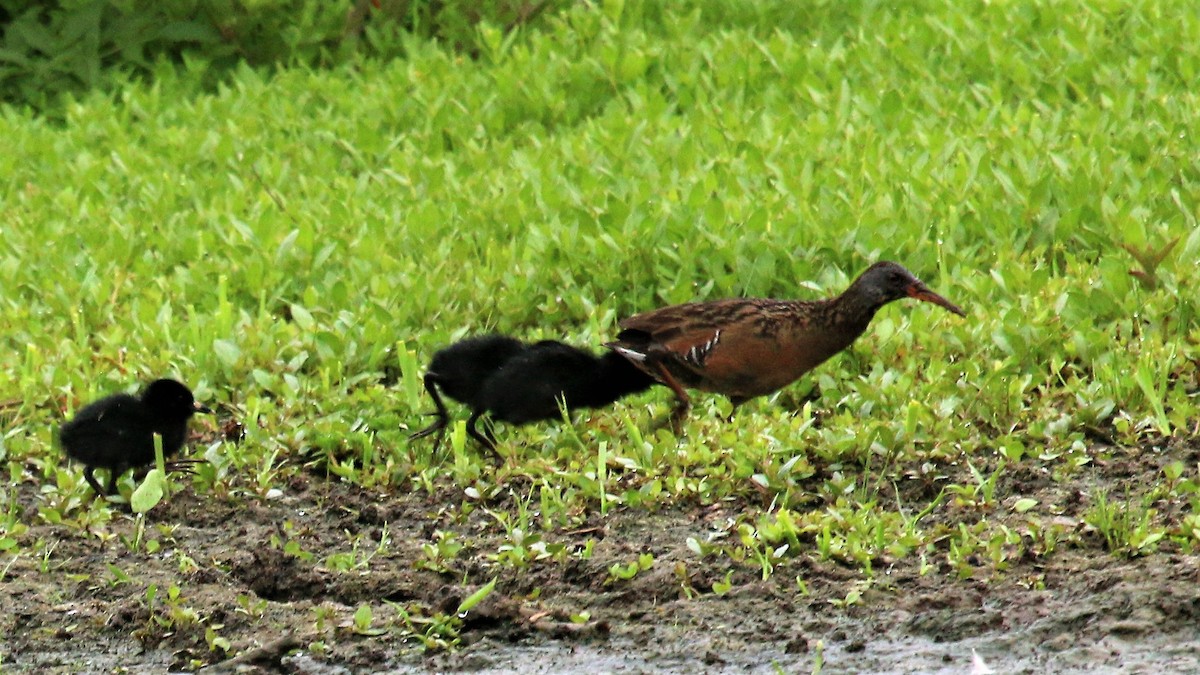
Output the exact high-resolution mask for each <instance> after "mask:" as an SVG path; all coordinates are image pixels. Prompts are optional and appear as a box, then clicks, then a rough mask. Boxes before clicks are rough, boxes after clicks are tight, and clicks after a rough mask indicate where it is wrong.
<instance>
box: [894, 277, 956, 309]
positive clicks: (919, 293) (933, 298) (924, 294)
mask: <svg viewBox="0 0 1200 675" xmlns="http://www.w3.org/2000/svg"><path fill="white" fill-rule="evenodd" d="M905 290H906V291H907V292H908V297H910V298H916V299H917V300H923V301H925V302H932V303H933V304H935V305H938V306H939V307H944V308H946V309H947V310H949V311H951V312H954V313H955V314H957V315H959V316H966V315H967V313H966V312H964V311H962V309H961V308H960V307H959V306H958V305H956V304H954V303H953V302H950V301H949V300H947V299H945V298H943V297H942V296H940V295H938V294H937V293H934V292H933V291H931V290H929V287H928V286H926V285H925V284H923V283H921V282H919V281H918V282H917V283H915V284H910V285H909V287H908V288H907V289H905Z"/></svg>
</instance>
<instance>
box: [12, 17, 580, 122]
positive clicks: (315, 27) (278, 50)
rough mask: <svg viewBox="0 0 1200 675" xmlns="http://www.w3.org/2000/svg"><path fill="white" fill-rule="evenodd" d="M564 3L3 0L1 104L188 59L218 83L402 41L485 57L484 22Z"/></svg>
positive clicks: (512, 23) (379, 52)
mask: <svg viewBox="0 0 1200 675" xmlns="http://www.w3.org/2000/svg"><path fill="white" fill-rule="evenodd" d="M566 4H567V3H566V2H564V1H563V0H543V1H540V2H529V1H525V0H486V1H483V2H480V1H479V0H173V1H172V2H158V1H157V0H53V1H50V2H47V1H46V0H0V101H6V102H9V103H14V102H15V103H20V104H28V105H31V106H33V107H35V108H36V109H39V110H42V111H44V112H47V113H56V112H57V105H56V104H57V103H58V101H59V100H60V97H61V95H62V94H67V93H70V94H78V93H79V92H81V91H84V90H87V89H89V88H101V89H107V88H108V85H110V84H111V83H112V81H113V74H118V75H119V74H122V73H124V74H127V75H137V76H146V75H150V74H151V73H152V72H153V68H154V63H155V62H156V61H160V60H163V61H169V62H176V63H178V62H181V61H184V60H187V61H189V62H191V63H192V64H193V66H194V67H195V66H196V65H197V63H203V66H204V69H205V70H206V71H207V73H206V77H205V78H204V79H201V80H200V81H201V82H202V83H206V84H209V85H211V84H213V83H215V82H216V81H219V80H220V79H222V78H223V76H224V75H225V74H226V73H227V72H228V71H229V69H231V68H233V67H235V66H236V65H238V64H240V63H249V64H251V65H255V66H266V65H270V64H290V65H298V64H306V65H326V66H327V65H332V64H335V63H344V62H345V61H346V60H347V59H350V58H352V57H354V56H355V55H360V54H369V55H374V56H383V57H387V56H395V55H400V54H403V53H404V40H403V38H405V37H407V38H421V39H436V40H440V41H442V42H443V43H445V44H448V45H451V46H452V47H454V48H456V49H460V50H462V51H463V52H464V53H467V54H476V53H478V49H479V45H478V35H479V30H478V29H479V28H480V27H487V26H495V27H500V28H502V29H503V30H504V31H506V32H507V31H512V30H514V29H516V28H519V27H521V26H524V25H528V24H532V23H535V22H536V20H537V19H538V17H539V16H540V15H541V14H543V13H546V12H551V13H553V12H554V11H557V10H558V9H559V8H560V7H563V6H565V5H566Z"/></svg>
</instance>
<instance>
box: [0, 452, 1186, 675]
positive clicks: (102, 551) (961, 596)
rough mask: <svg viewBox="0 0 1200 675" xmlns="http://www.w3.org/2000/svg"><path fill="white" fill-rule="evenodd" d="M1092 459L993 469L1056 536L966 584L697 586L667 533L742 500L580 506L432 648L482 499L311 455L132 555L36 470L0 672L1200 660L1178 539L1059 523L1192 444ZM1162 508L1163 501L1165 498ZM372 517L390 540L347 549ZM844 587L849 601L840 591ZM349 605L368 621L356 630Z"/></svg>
mask: <svg viewBox="0 0 1200 675" xmlns="http://www.w3.org/2000/svg"><path fill="white" fill-rule="evenodd" d="M1103 455H1104V457H1105V458H1106V459H1104V460H1102V461H1101V460H1098V461H1096V462H1094V463H1092V464H1091V465H1089V466H1088V467H1086V468H1085V469H1083V470H1080V471H1078V472H1075V473H1074V474H1073V476H1072V477H1071V478H1069V479H1067V480H1065V481H1060V480H1051V479H1050V477H1049V472H1048V471H1047V470H1046V468H1045V467H1042V466H1041V465H1039V464H1038V462H1037V461H1036V460H1028V461H1026V462H1023V463H1022V464H1021V465H1019V466H1016V467H1010V468H1009V469H1008V470H1007V471H1006V472H1005V473H1004V474H1003V476H1002V478H1001V481H1000V484H999V485H998V486H997V500H998V503H997V504H996V505H995V506H994V508H993V512H994V514H995V516H994V517H995V518H996V519H1003V518H1019V517H1018V516H1014V515H1012V509H1011V503H1012V502H1013V501H1015V500H1016V499H1018V498H1019V497H1032V498H1035V499H1038V500H1039V502H1040V503H1042V504H1058V505H1061V506H1062V511H1063V512H1062V514H1061V515H1059V516H1058V517H1057V518H1058V522H1060V523H1062V524H1064V526H1065V527H1067V529H1068V530H1070V531H1072V536H1071V537H1069V538H1068V539H1069V541H1066V542H1064V543H1062V544H1060V546H1059V547H1058V548H1057V549H1056V550H1055V551H1054V552H1053V553H1052V554H1050V555H1047V556H1037V555H1025V556H1023V557H1022V558H1021V559H1019V560H1015V561H1012V564H1011V566H1010V567H1008V568H1007V569H1005V570H1003V571H1001V570H997V569H995V568H993V567H989V565H988V563H986V562H985V561H979V567H978V569H977V570H976V573H975V574H974V575H973V578H970V579H960V578H959V577H958V575H956V574H954V573H953V570H951V569H950V567H949V565H948V564H946V563H944V562H942V561H940V560H937V559H932V560H929V561H928V562H929V563H930V564H931V567H927V568H926V569H925V573H924V574H922V573H921V568H920V566H919V565H920V563H919V560H918V559H917V556H909V557H907V558H904V559H902V560H899V561H891V562H890V563H888V564H886V565H881V566H878V567H877V574H876V577H875V579H874V581H873V583H870V584H864V583H863V576H862V574H861V573H860V572H859V571H858V570H857V569H856V568H853V567H849V566H845V565H842V564H839V563H837V562H832V561H826V562H821V561H818V560H816V559H815V556H805V555H801V556H797V557H795V558H794V559H792V560H791V561H790V562H789V563H787V564H786V565H783V566H780V567H779V568H778V569H777V570H776V573H775V574H774V575H773V576H772V577H771V578H770V579H769V580H768V581H765V582H764V581H762V580H761V577H760V574H759V573H758V571H757V568H752V567H750V566H746V567H744V568H739V569H738V571H737V573H735V575H734V576H733V578H732V581H733V582H734V583H733V586H732V589H731V590H730V591H729V592H728V593H726V594H724V595H717V594H715V593H713V592H712V591H713V584H714V583H715V582H720V581H721V580H722V578H723V575H724V571H725V569H727V564H726V563H709V562H706V561H701V560H699V559H698V558H697V556H696V555H695V554H694V553H692V552H691V551H690V550H689V549H688V547H687V545H686V543H685V542H686V540H687V538H688V537H690V536H695V537H698V538H701V539H703V538H704V537H705V536H706V535H707V534H708V533H709V532H712V531H713V530H714V528H719V527H720V526H721V523H724V522H728V519H729V518H730V516H731V515H733V514H735V513H736V512H737V511H738V509H739V508H742V506H744V505H739V504H737V503H735V502H728V503H721V504H718V505H679V506H675V507H672V508H670V509H665V510H661V511H658V512H652V513H648V512H644V511H635V510H624V509H617V510H615V511H613V512H610V513H609V514H607V515H606V516H603V517H601V516H600V515H599V514H598V513H593V514H587V515H585V517H584V519H583V524H582V526H580V527H576V528H573V529H571V530H567V531H551V532H545V533H542V536H543V539H544V540H546V541H547V542H553V543H562V544H566V545H567V548H568V550H569V551H572V552H577V551H579V550H582V548H583V547H584V546H585V545H586V543H587V542H588V540H589V539H590V540H592V541H593V549H592V556H591V557H590V558H589V559H581V558H580V557H579V556H575V555H568V556H566V558H565V559H563V560H560V561H557V562H555V561H544V562H534V563H532V564H531V565H530V566H529V567H527V568H526V569H523V570H517V569H511V568H509V569H505V570H504V571H502V572H501V573H500V576H499V581H498V583H497V585H496V588H495V590H494V592H493V593H492V594H491V595H490V596H489V597H487V598H486V599H485V600H484V601H483V602H482V603H480V604H479V605H478V606H477V607H475V608H474V609H473V610H472V611H470V612H468V613H467V614H466V615H465V617H464V618H463V619H462V623H461V626H460V627H459V633H460V635H461V639H462V643H461V645H459V646H458V647H457V648H456V649H451V650H438V649H435V650H426V649H423V648H422V646H421V644H420V643H419V642H418V641H416V640H414V639H413V638H412V637H411V635H410V634H409V632H408V631H406V630H404V627H405V626H408V627H410V628H411V627H413V626H415V627H417V628H418V629H423V630H428V629H429V625H430V624H428V623H422V621H423V618H422V617H424V618H426V619H427V618H428V617H434V616H436V615H437V613H438V612H442V613H444V614H448V615H453V614H454V613H455V610H456V609H457V608H458V607H459V605H460V603H461V602H462V601H463V599H464V596H465V595H466V594H467V593H469V591H470V589H474V588H478V587H480V585H481V584H483V583H486V581H487V580H488V579H490V578H491V575H492V574H494V572H493V571H492V570H493V569H495V568H494V567H489V566H488V565H487V564H486V563H487V556H488V555H489V554H495V552H496V551H497V550H498V549H499V547H500V546H501V545H502V544H504V543H505V540H503V539H502V538H501V537H500V536H499V534H498V532H497V531H498V529H499V528H497V527H495V523H494V521H493V520H492V518H491V517H490V516H487V515H486V514H485V513H484V512H483V510H482V509H476V510H474V511H473V512H472V513H470V514H469V515H466V516H462V515H461V512H460V510H459V508H458V506H459V505H460V504H462V503H463V501H464V500H467V499H468V498H467V497H465V496H464V494H463V493H462V491H461V490H456V489H452V488H449V487H447V488H445V489H444V490H443V492H442V494H438V495H436V496H429V495H426V494H423V493H422V494H411V493H410V494H397V493H394V492H385V491H372V490H366V489H362V488H360V487H357V486H353V485H348V484H345V483H342V482H338V481H336V479H328V478H326V477H325V476H324V475H321V474H319V473H318V472H315V471H299V472H297V473H295V474H294V475H293V477H292V478H290V479H288V480H287V481H284V482H283V483H282V484H281V494H273V495H272V496H271V497H272V498H256V497H250V496H246V494H239V493H238V491H231V492H230V493H229V495H228V496H224V497H218V496H213V495H211V494H210V495H203V496H198V495H196V494H195V493H194V492H193V491H192V489H191V487H190V486H188V487H185V489H184V490H183V491H182V492H181V493H179V494H176V495H174V496H172V498H171V499H170V500H169V501H168V502H166V503H163V504H160V505H159V506H157V507H156V508H155V509H154V510H153V511H152V512H151V513H150V514H149V515H148V517H147V532H148V533H149V536H148V537H147V539H156V540H158V542H159V548H158V550H157V551H154V552H152V553H151V552H148V551H146V550H145V549H144V547H143V548H142V549H141V550H138V549H137V547H135V546H133V545H131V543H130V540H131V539H132V538H133V537H134V536H135V533H136V529H137V528H136V523H135V520H134V519H133V517H132V516H129V515H116V516H115V517H114V519H113V520H112V521H111V522H110V523H109V524H107V525H106V526H104V527H102V528H100V529H98V530H96V531H92V532H81V531H80V530H79V529H78V528H72V527H67V526H64V525H52V524H47V523H46V522H45V520H44V519H42V518H40V517H39V516H38V515H37V512H38V503H39V500H38V496H37V495H38V492H39V490H40V487H39V486H38V485H34V484H32V483H21V484H19V485H17V486H14V488H13V490H14V492H13V494H15V495H16V496H17V498H18V502H19V506H18V508H20V509H23V510H24V512H23V514H22V520H23V521H24V522H26V523H27V524H29V526H30V529H29V531H28V532H27V533H25V534H24V535H22V536H21V541H22V547H21V550H22V551H23V552H22V553H21V554H19V555H17V556H16V557H15V558H14V557H13V556H12V555H11V554H5V556H4V559H3V563H2V564H3V565H6V566H7V567H5V568H4V575H3V580H2V581H0V589H2V590H3V592H0V656H2V661H0V670H2V671H3V672H39V673H41V672H62V673H68V672H69V673H84V672H95V673H108V672H163V671H167V670H168V669H169V670H172V671H180V670H183V671H193V670H197V669H203V670H204V672H286V673H350V672H428V671H437V672H463V673H506V672H520V673H571V672H577V673H584V672H586V673H602V672H621V673H638V672H688V673H721V672H729V673H741V672H766V673H773V672H784V673H795V672H813V671H814V669H815V668H816V667H817V666H818V665H820V666H821V667H822V668H823V670H822V672H825V673H866V672H946V673H968V672H987V669H986V668H984V667H983V666H981V665H980V664H978V663H975V662H973V655H975V654H977V655H978V657H979V658H980V659H981V660H982V663H983V664H985V665H986V667H987V668H991V669H994V670H995V671H996V672H1002V673H1022V672H1028V673H1045V672H1089V673H1094V672H1122V673H1125V672H1181V673H1184V672H1200V583H1198V582H1200V567H1198V563H1200V561H1198V559H1197V557H1196V556H1191V555H1185V554H1183V553H1180V552H1178V551H1177V550H1175V549H1173V548H1172V545H1169V544H1168V545H1164V546H1163V547H1162V548H1161V550H1160V551H1159V552H1157V553H1154V554H1152V555H1146V556H1140V557H1129V556H1120V555H1114V554H1112V553H1109V552H1108V551H1106V550H1105V547H1104V546H1103V542H1102V541H1100V538H1099V537H1098V536H1097V535H1096V534H1095V533H1092V532H1089V531H1088V530H1089V528H1087V527H1086V525H1085V524H1084V523H1082V522H1081V521H1080V520H1079V519H1080V514H1081V513H1083V510H1084V508H1086V502H1087V496H1088V495H1092V494H1095V490H1096V488H1098V487H1105V486H1107V487H1109V488H1111V490H1112V491H1113V494H1118V493H1122V491H1123V490H1126V489H1132V490H1137V489H1141V488H1139V485H1140V483H1141V482H1143V481H1141V477H1156V476H1160V475H1161V467H1162V466H1163V465H1165V464H1166V463H1167V462H1170V461H1173V460H1182V461H1184V462H1185V465H1186V466H1189V467H1192V468H1194V467H1196V466H1197V460H1198V458H1200V449H1197V448H1195V447H1193V446H1191V445H1189V444H1184V443H1166V444H1164V445H1163V446H1162V447H1146V448H1138V449H1108V450H1106V451H1105V452H1104V453H1103ZM959 470H960V469H957V468H955V469H953V470H952V471H951V473H953V472H954V471H959ZM950 478H954V476H953V475H951V476H950ZM1147 480H1149V478H1147ZM900 485H901V489H903V481H901V482H900ZM514 491H517V492H519V490H514ZM500 499H504V497H501V498H500ZM493 506H496V507H499V508H509V507H511V504H502V503H499V504H495V505H493ZM1158 506H1159V507H1160V508H1161V509H1162V510H1163V511H1164V512H1167V513H1169V512H1170V511H1171V509H1173V508H1177V507H1178V506H1179V505H1170V504H1163V505H1158ZM114 510H116V507H114ZM932 517H934V518H937V517H942V518H952V517H954V512H953V510H952V509H939V510H938V511H937V512H935V515H934V516H932ZM285 523H286V525H285ZM926 524H927V523H925V522H923V525H926ZM1013 524H1014V526H1016V524H1017V521H1016V520H1014V522H1013ZM385 526H386V528H387V533H388V535H389V537H390V545H389V546H388V547H387V548H386V549H383V550H381V551H379V552H378V553H375V555H374V557H371V558H370V559H369V561H365V562H362V561H363V560H364V558H365V556H366V554H369V553H371V552H372V551H374V548H375V544H377V543H378V542H379V540H380V538H381V535H382V533H383V529H384V527H385ZM439 530H441V531H452V532H455V533H456V534H457V537H458V540H459V541H460V542H462V543H464V544H466V548H464V549H463V550H462V552H461V553H460V554H458V555H457V556H456V557H455V558H454V560H453V561H451V562H448V563H447V565H446V568H445V569H443V570H441V571H434V570H430V569H425V568H422V567H421V566H419V565H418V564H417V563H419V562H420V561H424V560H428V559H429V558H428V556H427V555H426V554H425V553H424V552H423V551H422V544H428V543H430V542H432V541H434V537H435V534H434V533H435V532H436V531H439ZM356 535H362V538H361V542H360V552H359V557H358V558H354V560H357V561H360V562H362V564H360V565H359V567H358V568H352V569H348V570H345V571H337V570H336V569H335V568H336V567H337V565H335V564H333V559H332V558H331V557H330V556H331V555H333V554H337V553H345V552H347V551H350V550H351V548H352V547H351V544H350V541H351V539H352V538H353V537H354V536H356ZM38 540H41V541H42V544H41V545H40V546H38V545H35V544H34V542H37V541H38ZM288 542H295V545H294V546H293V547H290V548H289V546H288ZM296 547H298V548H296ZM39 550H40V551H42V552H45V551H49V553H48V554H47V555H41V554H36V553H35V552H36V551H39ZM646 552H649V553H652V554H653V556H654V565H653V567H651V568H650V569H648V570H645V571H643V572H641V573H639V574H637V575H636V576H635V577H634V578H632V579H631V580H628V581H619V582H616V583H613V582H612V581H611V580H610V575H609V573H608V569H609V567H610V566H611V565H612V564H613V563H615V562H620V563H627V562H629V561H631V560H635V559H637V557H638V555H639V554H642V553H646ZM679 563H682V564H683V565H682V566H680V565H679ZM344 566H345V565H343V567H344ZM681 573H682V575H683V576H681ZM797 576H800V577H802V578H803V579H804V580H805V582H806V583H807V585H808V590H809V594H808V595H803V594H801V593H800V592H798V590H797V585H796V582H795V579H796V577H797ZM683 577H686V583H685V582H684V580H683ZM463 579H466V580H467V583H466V585H465V586H464V585H463V584H462V581H463ZM151 584H155V585H157V586H158V588H159V591H158V596H157V597H156V599H155V600H154V602H149V601H148V600H147V593H146V589H147V587H148V586H149V585H151ZM172 584H175V585H177V586H178V588H179V592H178V595H177V596H176V597H174V598H171V597H169V592H168V590H167V589H168V588H169V587H170V586H171V585H172ZM464 589H466V590H464ZM855 589H858V590H861V591H862V595H861V599H860V600H859V601H858V602H857V603H856V604H851V605H850V606H844V604H842V603H838V602H837V601H839V600H842V599H844V598H845V597H846V596H847V593H849V592H850V591H852V590H855ZM689 596H691V597H689ZM363 606H368V607H370V608H371V610H372V611H371V617H370V620H369V621H365V622H361V621H360V623H359V624H358V625H357V626H356V624H355V622H354V621H353V616H354V613H355V611H356V610H358V609H359V608H360V607H363ZM402 611H408V612H410V617H415V618H412V621H411V623H408V624H406V623H405V622H404V620H403V618H402V617H403V614H402ZM584 612H586V613H587V616H586V620H583V619H585V617H584V616H582V613H584ZM572 616H574V617H575V619H576V620H574V621H573V620H572ZM360 618H361V615H360ZM222 640H227V641H228V642H227V643H225V642H222ZM210 645H211V646H210ZM225 647H227V649H226V648H225Z"/></svg>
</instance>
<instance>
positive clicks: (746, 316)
mask: <svg viewBox="0 0 1200 675" xmlns="http://www.w3.org/2000/svg"><path fill="white" fill-rule="evenodd" d="M904 297H910V298H916V299H918V300H924V301H925V302H932V303H933V304H935V305H940V306H942V307H944V308H946V309H947V310H949V311H951V312H954V313H955V314H958V315H959V316H966V314H964V313H963V311H962V310H961V309H959V308H958V306H957V305H955V304H953V303H951V302H950V301H949V300H947V299H945V298H943V297H942V296H940V295H938V294H937V293H934V292H933V291H931V290H929V288H928V287H927V286H926V285H925V284H923V283H921V281H920V280H919V279H917V278H916V277H915V276H913V275H912V273H911V272H909V271H908V270H906V269H904V267H902V266H900V265H899V264H897V263H894V262H878V263H875V264H874V265H872V266H871V267H869V268H867V271H865V272H863V273H862V275H860V276H859V277H858V278H857V279H855V280H854V283H852V284H850V287H849V288H847V289H846V290H845V292H843V293H842V294H841V295H839V296H837V297H834V298H828V299H826V300H815V301H804V300H769V299H763V298H737V299H729V300H716V301H713V302H691V303H687V304H683V305H674V306H671V307H663V308H661V309H655V310H651V311H649V312H644V313H642V314H637V315H635V316H631V317H629V318H627V319H625V320H623V321H621V322H620V324H619V325H620V327H621V329H622V330H621V332H620V333H618V334H617V339H616V340H615V341H613V342H609V343H607V344H606V346H607V347H610V348H611V349H613V350H615V351H617V352H618V353H620V354H622V355H624V356H625V358H627V359H629V360H630V362H632V363H633V364H634V365H635V366H637V367H638V368H640V369H642V370H643V371H644V372H645V373H646V374H648V375H650V376H651V377H653V378H654V379H655V380H657V381H659V382H661V383H662V384H664V385H666V386H668V387H670V388H671V390H672V391H674V392H675V397H676V406H675V410H674V411H673V412H672V414H671V422H672V425H673V426H676V427H678V425H679V423H680V422H681V421H682V420H683V418H684V416H685V415H687V412H688V410H689V409H690V408H691V400H690V399H689V398H688V394H687V392H686V391H685V389H688V388H690V389H700V390H703V391H711V392H715V393H718V394H724V395H725V396H728V397H729V400H730V401H732V402H733V405H734V407H735V408H736V407H737V406H739V405H741V404H742V403H744V402H746V401H747V400H749V399H752V398H754V397H756V396H765V395H767V394H771V393H774V392H776V391H778V390H779V389H782V388H783V387H785V386H787V385H789V384H791V383H792V382H795V381H796V380H797V379H799V378H800V376H801V375H804V374H805V373H807V372H808V371H810V370H812V369H813V368H815V367H817V366H818V365H820V364H821V363H822V362H824V361H825V360H826V359H828V358H829V357H831V356H833V355H834V354H837V353H838V352H840V351H842V350H843V349H845V348H846V347H849V346H850V344H851V343H852V342H854V340H856V339H857V338H858V336H860V335H862V334H863V331H865V330H866V329H867V325H868V324H870V323H871V319H872V318H873V317H874V316H875V312H876V311H878V310H879V308H880V307H883V306H884V305H886V304H888V303H889V302H892V301H893V300H899V299H900V298H904Z"/></svg>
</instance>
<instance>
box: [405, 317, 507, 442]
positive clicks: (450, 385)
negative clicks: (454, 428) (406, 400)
mask: <svg viewBox="0 0 1200 675" xmlns="http://www.w3.org/2000/svg"><path fill="white" fill-rule="evenodd" d="M528 348H529V345H527V344H525V343H524V342H521V341H520V340H518V339H516V338H511V337H507V336H505V335H481V336H479V337H473V338H467V339H465V340H460V341H459V342H455V343H454V344H452V345H450V346H448V347H444V348H442V349H440V350H438V351H437V353H435V354H434V355H433V359H432V360H431V361H430V362H429V370H428V371H427V372H426V373H425V389H426V390H428V391H429V395H430V396H432V397H433V404H434V405H435V406H437V411H436V412H432V413H429V414H430V415H433V416H435V417H437V419H436V420H434V422H433V424H431V425H429V426H428V427H425V428H424V429H422V430H420V431H418V432H416V433H414V434H412V435H411V436H409V439H410V440H414V439H417V438H424V437H425V436H429V435H431V434H437V440H435V441H434V444H433V449H434V452H437V449H438V447H439V446H440V445H441V444H442V436H443V435H444V434H445V433H446V425H447V424H448V423H449V421H450V415H449V413H447V412H446V406H445V404H443V403H442V397H441V396H439V395H438V389H439V388H440V389H441V391H442V392H443V393H444V394H446V395H447V396H449V397H450V398H452V399H454V400H455V401H458V402H460V403H464V404H466V405H467V406H469V407H470V408H471V409H472V410H474V409H475V408H477V407H479V392H480V391H481V390H482V389H483V383H484V382H485V381H486V380H487V379H488V378H489V377H491V376H492V374H493V373H495V372H496V371H497V370H499V369H500V367H501V366H503V365H504V364H505V363H507V362H508V361H509V359H511V358H513V357H514V356H516V355H517V354H520V353H521V352H524V351H525V350H526V349H528Z"/></svg>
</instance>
